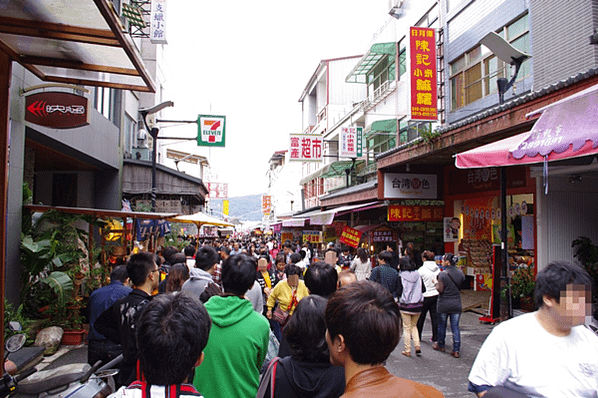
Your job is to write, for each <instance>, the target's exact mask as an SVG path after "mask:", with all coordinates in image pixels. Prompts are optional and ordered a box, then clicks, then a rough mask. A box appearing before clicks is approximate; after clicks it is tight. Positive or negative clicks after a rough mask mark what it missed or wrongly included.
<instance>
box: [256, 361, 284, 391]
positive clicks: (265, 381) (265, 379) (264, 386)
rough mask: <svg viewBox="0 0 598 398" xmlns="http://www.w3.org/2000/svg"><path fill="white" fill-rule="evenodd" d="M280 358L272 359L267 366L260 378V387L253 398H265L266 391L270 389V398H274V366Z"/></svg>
mask: <svg viewBox="0 0 598 398" xmlns="http://www.w3.org/2000/svg"><path fill="white" fill-rule="evenodd" d="M279 359H280V358H278V357H276V358H274V359H273V360H272V361H271V362H270V364H269V365H268V369H267V370H266V371H265V372H264V373H263V374H262V377H261V378H260V385H259V387H258V388H257V394H256V395H255V398H266V391H267V390H268V387H270V398H274V385H275V381H276V365H277V364H278V360H279Z"/></svg>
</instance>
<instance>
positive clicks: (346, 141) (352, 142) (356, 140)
mask: <svg viewBox="0 0 598 398" xmlns="http://www.w3.org/2000/svg"><path fill="white" fill-rule="evenodd" d="M358 130H360V132H361V133H362V134H359V133H358ZM360 135H361V136H362V135H363V129H362V128H361V127H343V129H342V130H341V136H340V146H339V151H340V153H339V156H340V157H341V158H357V157H359V156H361V152H362V148H361V146H362V145H363V137H360Z"/></svg>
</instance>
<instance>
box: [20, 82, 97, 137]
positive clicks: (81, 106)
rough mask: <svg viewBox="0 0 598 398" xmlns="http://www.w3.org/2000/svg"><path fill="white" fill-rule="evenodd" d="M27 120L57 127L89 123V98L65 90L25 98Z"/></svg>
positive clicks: (79, 125) (72, 126) (73, 126)
mask: <svg viewBox="0 0 598 398" xmlns="http://www.w3.org/2000/svg"><path fill="white" fill-rule="evenodd" d="M25 120H26V121H28V122H31V123H35V124H38V125H40V126H46V127H52V128H55V129H71V128H76V127H82V126H85V125H88V124H89V122H88V112H87V98H85V97H83V96H80V95H75V94H70V93H63V92H49V91H48V92H43V93H38V94H31V95H28V96H27V98H26V99H25Z"/></svg>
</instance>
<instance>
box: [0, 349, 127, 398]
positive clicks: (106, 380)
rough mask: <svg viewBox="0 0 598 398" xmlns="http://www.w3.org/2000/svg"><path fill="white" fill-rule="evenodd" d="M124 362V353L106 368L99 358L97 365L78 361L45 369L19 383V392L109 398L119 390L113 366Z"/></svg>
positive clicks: (38, 397)
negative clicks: (116, 387)
mask: <svg viewBox="0 0 598 398" xmlns="http://www.w3.org/2000/svg"><path fill="white" fill-rule="evenodd" d="M121 361H122V354H121V355H119V356H118V357H116V358H115V359H113V360H112V361H110V362H108V363H107V364H106V365H104V366H102V367H100V365H101V361H98V362H96V363H95V364H94V365H93V366H90V365H89V364H87V363H75V364H70V365H63V366H60V367H58V368H55V369H50V370H42V371H40V372H36V373H33V374H32V375H31V376H29V377H28V378H27V379H24V380H22V381H21V382H20V383H18V387H17V392H18V393H19V396H23V397H28V398H106V397H107V396H108V395H110V394H112V393H113V392H114V391H115V385H114V375H116V374H117V373H118V372H119V370H118V369H113V367H114V366H116V365H117V364H119V363H120V362H121ZM0 397H1V396H0Z"/></svg>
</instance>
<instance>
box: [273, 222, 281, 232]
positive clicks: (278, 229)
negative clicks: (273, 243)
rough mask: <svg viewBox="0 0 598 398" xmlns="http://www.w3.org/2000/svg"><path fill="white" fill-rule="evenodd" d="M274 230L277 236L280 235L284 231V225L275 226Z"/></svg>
mask: <svg viewBox="0 0 598 398" xmlns="http://www.w3.org/2000/svg"><path fill="white" fill-rule="evenodd" d="M272 228H273V230H274V233H275V234H279V233H280V231H282V223H278V224H274V225H273V226H272Z"/></svg>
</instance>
